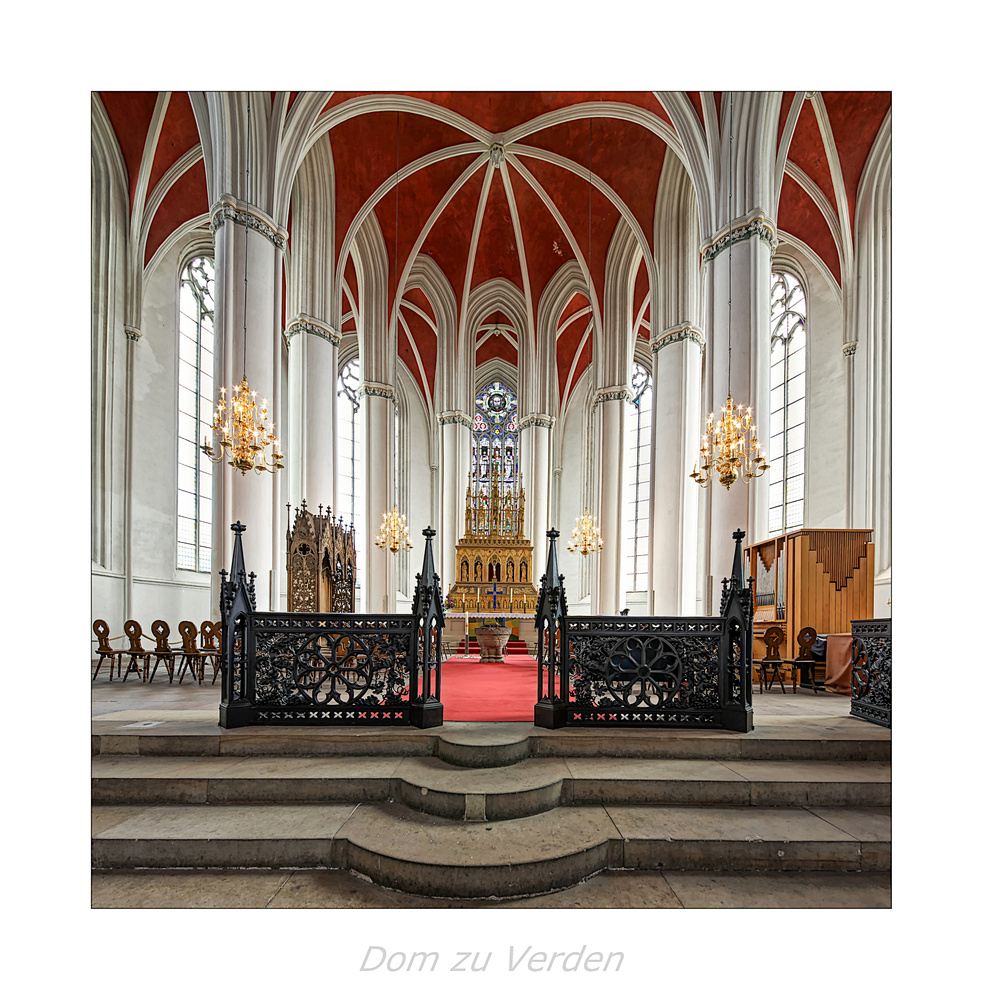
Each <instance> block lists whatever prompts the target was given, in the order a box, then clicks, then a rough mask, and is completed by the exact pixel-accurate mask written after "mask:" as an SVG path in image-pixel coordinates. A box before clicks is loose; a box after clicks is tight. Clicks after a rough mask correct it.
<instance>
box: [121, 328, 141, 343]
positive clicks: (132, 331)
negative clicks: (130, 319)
mask: <svg viewBox="0 0 983 1000" xmlns="http://www.w3.org/2000/svg"><path fill="white" fill-rule="evenodd" d="M123 333H125V334H126V339H127V340H131V341H133V343H134V344H137V343H139V342H140V338H141V337H142V336H143V334H142V333H140V331H139V330H138V329H137V328H136V327H135V326H124V327H123Z"/></svg>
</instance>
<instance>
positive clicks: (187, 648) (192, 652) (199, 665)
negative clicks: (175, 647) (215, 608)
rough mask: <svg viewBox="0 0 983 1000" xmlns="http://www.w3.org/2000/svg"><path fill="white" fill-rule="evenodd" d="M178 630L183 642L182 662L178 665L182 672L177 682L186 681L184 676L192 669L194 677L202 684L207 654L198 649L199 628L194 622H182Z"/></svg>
mask: <svg viewBox="0 0 983 1000" xmlns="http://www.w3.org/2000/svg"><path fill="white" fill-rule="evenodd" d="M177 630H178V632H180V633H181V640H182V642H181V660H180V662H179V663H178V668H179V670H180V671H181V672H180V673H179V674H178V679H177V682H178V684H180V683H181V681H183V680H184V675H185V673H187V670H188V667H190V668H191V675H192V677H197V678H198V683H199V684H200V683H201V679H202V677H203V676H204V673H205V653H204V652H203V651H202V650H200V649H199V648H198V644H197V642H196V640H197V638H198V627H197V626H196V625H195V623H194V622H181V623H180V625H178V627H177Z"/></svg>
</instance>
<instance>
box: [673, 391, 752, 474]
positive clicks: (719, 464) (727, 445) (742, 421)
mask: <svg viewBox="0 0 983 1000" xmlns="http://www.w3.org/2000/svg"><path fill="white" fill-rule="evenodd" d="M752 419H753V418H752V416H751V407H750V406H749V407H748V408H747V409H746V410H745V409H744V404H743V403H741V404H740V405H738V406H737V408H736V409H735V408H734V400H733V399H732V398H731V396H730V395H729V394H728V396H727V402H726V403H724V407H723V409H722V410H721V411H720V419H719V420H718V421H717V423H716V426H714V422H713V412H712V411H711V412H710V415H709V416H708V417H707V429H706V433H705V434H704V435H703V443H702V444H701V445H700V461H701V462H702V464H700V465H698V464H697V463H695V462H694V463H693V471H692V472H691V473H690V478H691V479H695V480H696V481H697V482H698V483H699V484H700V486H706V485H707V484H708V483H709V482H710V480H711V479H712V478H713V475H714V473H716V474H717V478H718V479H719V480H720V485H721V486H723V487H724V488H726V489H728V490H729V489H730V488H731V486H732V485H733V484H734V483H736V482H737V479H738V477H740V478H741V479H743V480H744V482H746V483H749V482H750V481H751V480H752V479H754V478H755V477H756V476H760V475H761V473H763V472H764V471H765V469H768V468H770V466H769V465H768V464H767V463H766V462H765V456H764V454H763V452H762V451H761V449H760V447H759V445H758V430H757V428H756V427H755V425H754V424H753V423H752ZM749 429H750V431H751V441H750V443H748V442H747V432H748V430H749Z"/></svg>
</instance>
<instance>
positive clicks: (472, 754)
mask: <svg viewBox="0 0 983 1000" xmlns="http://www.w3.org/2000/svg"><path fill="white" fill-rule="evenodd" d="M92 734H93V735H92V753H93V755H112V754H125V755H136V754H139V755H141V756H151V755H159V756H166V757H174V756H196V757H197V756H221V757H227V756H228V757H258V756H311V757H332V756H339V757H354V756H358V757H372V756H380V757H394V756H400V757H406V756H418V757H433V756H437V757H440V758H441V759H442V760H445V761H447V762H448V763H451V764H456V765H458V766H462V767H476V768H481V767H505V766H509V765H511V764H514V763H516V762H517V761H519V760H523V759H525V758H527V757H534V758H535V757H563V758H573V757H588V758H589V757H595V758H601V759H607V758H618V759H624V758H638V759H645V760H695V759H705V760H745V761H750V760H762V761H764V760H769V761H801V760H813V761H817V760H829V761H889V760H890V759H891V732H890V730H888V729H882V728H881V727H879V726H874V725H872V724H870V723H868V722H864V721H862V720H860V719H853V718H845V717H830V718H827V717H824V716H816V717H809V718H808V719H804V718H794V719H787V718H781V717H779V716H773V717H770V718H767V717H766V718H764V719H758V720H756V724H755V729H754V731H753V732H751V733H747V734H737V733H726V732H720V731H712V730H701V731H694V732H691V731H687V730H680V729H662V730H644V729H617V728H608V729H600V728H588V729H558V730H544V729H539V728H537V727H536V726H533V725H532V724H530V723H522V722H520V723H515V722H491V723H445V724H444V725H443V726H440V727H438V728H435V729H430V730H421V729H413V728H410V727H404V728H386V729H383V728H370V727H351V728H349V727H339V728H315V727H310V726H296V727H288V726H252V727H247V728H244V729H230V730H224V729H221V728H220V727H219V726H218V724H217V713H216V719H215V720H214V721H210V722H206V721H202V720H196V721H178V720H174V719H168V720H161V721H155V720H148V721H124V720H106V721H101V720H99V719H94V720H93V722H92Z"/></svg>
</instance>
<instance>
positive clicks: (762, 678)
mask: <svg viewBox="0 0 983 1000" xmlns="http://www.w3.org/2000/svg"><path fill="white" fill-rule="evenodd" d="M762 638H763V639H764V642H765V655H764V656H763V657H762V658H761V659H760V660H752V661H751V662H752V663H755V664H757V667H758V693H759V694H762V693H764V690H765V687H766V686H767V689H768V690H769V691H770V690H771V686H772V684H774V683H775V679H776V678H777V679H778V683H779V684H780V685H781V686H782V694H785V681H784V680H782V667H783V666H784V665H785V660H784V659H783V658H782V655H781V653H779V651H778V647H779V646H780V645H781V644H782V643H783V642H784V641H785V629H783V628H782V627H781V626H780V625H769V626H768V628H766V629H765V634H764V636H762ZM769 673H770V674H771V676H770V677H769ZM765 682H767V685H766V683H765Z"/></svg>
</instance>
